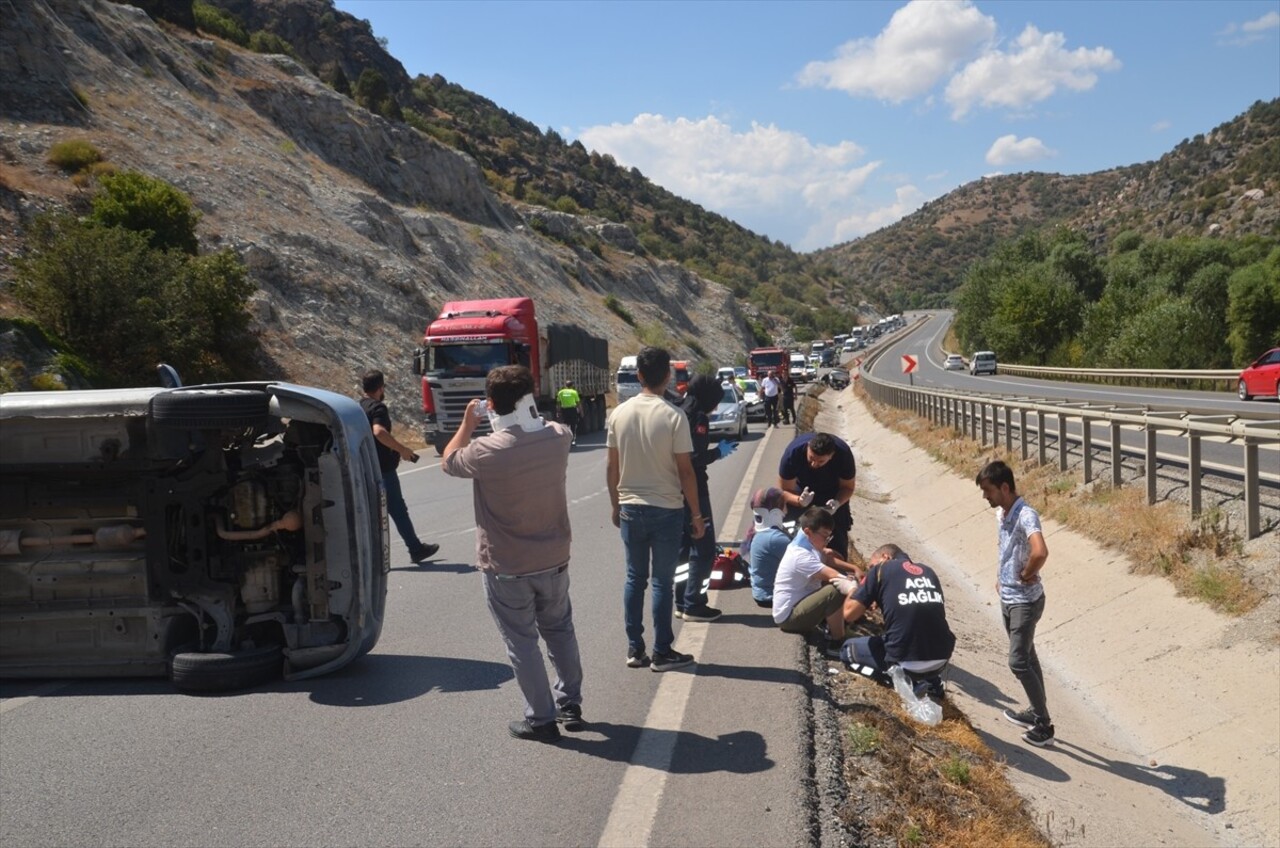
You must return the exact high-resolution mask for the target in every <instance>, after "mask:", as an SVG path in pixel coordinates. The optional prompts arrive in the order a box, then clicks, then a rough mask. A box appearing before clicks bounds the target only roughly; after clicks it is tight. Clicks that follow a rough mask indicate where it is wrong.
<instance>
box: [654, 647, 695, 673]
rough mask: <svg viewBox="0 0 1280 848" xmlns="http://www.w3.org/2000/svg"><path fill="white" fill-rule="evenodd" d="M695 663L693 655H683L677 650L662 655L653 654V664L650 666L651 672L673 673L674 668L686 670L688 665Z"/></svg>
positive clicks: (655, 652) (656, 652) (657, 652)
mask: <svg viewBox="0 0 1280 848" xmlns="http://www.w3.org/2000/svg"><path fill="white" fill-rule="evenodd" d="M692 663H693V654H682V653H680V652H679V651H677V650H676V649H675V648H672V649H671V650H669V651H667V652H666V653H662V652H660V651H654V652H653V664H652V665H650V666H649V670H650V671H671V670H672V669H673V668H684V667H685V666H686V665H690V664H692Z"/></svg>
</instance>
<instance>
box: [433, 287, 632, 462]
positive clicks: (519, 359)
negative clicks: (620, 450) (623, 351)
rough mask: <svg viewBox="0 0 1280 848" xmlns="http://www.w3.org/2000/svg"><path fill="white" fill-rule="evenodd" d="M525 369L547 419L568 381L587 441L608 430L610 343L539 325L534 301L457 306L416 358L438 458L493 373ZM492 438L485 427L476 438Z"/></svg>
mask: <svg viewBox="0 0 1280 848" xmlns="http://www.w3.org/2000/svg"><path fill="white" fill-rule="evenodd" d="M502 365H525V366H527V367H528V368H529V370H530V371H532V372H533V384H534V399H535V400H536V401H537V404H538V410H539V411H540V412H542V413H543V414H544V415H546V416H548V417H552V416H553V415H554V413H555V394H556V392H557V391H558V390H559V389H560V388H561V387H562V386H564V383H565V380H573V386H574V388H575V389H577V390H578V394H579V396H580V397H581V399H582V419H581V422H580V423H579V426H578V432H579V434H581V435H585V434H587V433H593V432H595V431H597V430H601V429H603V428H604V421H605V394H606V393H607V392H608V391H609V378H610V376H611V375H610V371H609V343H608V341H606V340H605V339H602V338H598V337H596V336H593V335H591V334H590V333H588V332H587V331H586V330H584V329H582V328H581V327H577V326H574V325H571V324H544V325H541V326H539V324H538V320H537V317H536V315H535V313H534V305H533V300H532V299H531V298H527V297H512V298H501V299H496V300H455V301H450V302H448V303H446V304H444V306H442V307H441V308H440V315H439V317H437V318H436V319H435V320H434V321H432V322H431V323H430V324H428V325H427V329H426V332H425V333H424V334H423V337H422V346H421V347H419V348H418V349H417V350H415V351H414V353H413V373H414V374H416V375H418V376H419V377H421V378H422V416H423V435H424V437H425V438H426V440H427V441H428V442H429V443H431V444H432V445H433V446H434V447H435V449H436V453H438V454H440V453H444V447H445V445H447V444H448V443H449V440H450V439H452V438H453V435H454V433H456V432H457V430H458V426H459V425H460V423H461V421H462V416H463V415H464V414H465V413H466V409H467V404H468V403H470V402H471V400H473V399H474V398H482V397H484V385H485V378H486V377H487V376H488V374H489V369H491V368H497V367H499V366H502ZM488 432H489V422H488V421H484V422H481V424H480V426H479V427H478V428H477V433H479V434H484V433H488Z"/></svg>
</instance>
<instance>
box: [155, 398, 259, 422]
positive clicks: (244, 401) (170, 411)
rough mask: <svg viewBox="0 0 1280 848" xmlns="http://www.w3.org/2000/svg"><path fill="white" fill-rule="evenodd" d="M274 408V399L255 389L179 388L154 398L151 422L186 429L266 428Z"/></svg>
mask: <svg viewBox="0 0 1280 848" xmlns="http://www.w3.org/2000/svg"><path fill="white" fill-rule="evenodd" d="M270 408H271V396H270V395H269V394H267V393H266V392H260V391H256V390H253V389H177V390H174V391H172V392H161V393H160V394H158V395H156V396H155V397H153V398H152V399H151V419H152V420H153V421H155V422H156V424H158V425H160V426H163V427H172V428H181V429H186V430H222V429H241V428H245V427H264V426H266V424H267V423H268V421H269V420H270Z"/></svg>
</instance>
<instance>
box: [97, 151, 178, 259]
mask: <svg viewBox="0 0 1280 848" xmlns="http://www.w3.org/2000/svg"><path fill="white" fill-rule="evenodd" d="M98 185H99V191H98V192H97V193H96V194H95V195H94V197H93V201H92V203H93V212H92V217H93V219H94V220H95V221H97V222H98V223H100V224H103V225H105V226H108V227H124V228H125V229H127V230H133V231H134V232H136V233H142V234H144V235H145V236H146V238H147V242H148V244H149V245H150V246H151V247H153V248H155V249H157V250H167V249H170V248H173V249H177V250H181V251H182V252H183V253H186V254H188V255H191V256H194V255H195V254H196V252H197V251H198V250H199V243H198V242H197V241H196V224H198V223H199V222H200V213H199V212H198V211H196V209H195V208H194V207H193V206H192V205H191V199H190V198H189V197H187V196H186V195H185V194H183V193H182V192H181V191H179V190H178V189H176V188H174V187H173V186H171V185H169V184H168V183H166V182H165V181H164V180H159V179H156V178H155V177H149V176H147V175H146V174H140V173H138V172H137V171H124V172H122V173H117V174H103V175H102V177H101V178H99V180H98Z"/></svg>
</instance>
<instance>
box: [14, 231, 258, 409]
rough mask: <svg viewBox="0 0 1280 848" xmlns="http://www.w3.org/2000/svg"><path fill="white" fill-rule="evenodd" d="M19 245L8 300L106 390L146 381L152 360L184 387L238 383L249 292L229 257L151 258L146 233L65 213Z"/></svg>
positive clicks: (175, 254) (249, 343) (168, 253)
mask: <svg viewBox="0 0 1280 848" xmlns="http://www.w3.org/2000/svg"><path fill="white" fill-rule="evenodd" d="M28 247H29V252H28V253H27V254H26V255H25V256H23V257H21V258H20V259H19V260H18V261H17V262H16V263H15V265H16V270H17V274H16V278H15V280H14V285H13V292H14V296H15V297H16V298H17V299H18V301H19V302H20V303H22V304H23V305H24V306H26V307H27V308H28V309H29V310H31V312H32V314H33V315H34V316H35V318H36V320H37V321H39V322H40V324H41V325H42V326H43V327H44V328H46V329H47V330H48V331H50V332H52V333H53V334H55V335H57V336H60V337H61V338H64V339H70V340H72V341H73V343H74V345H75V348H76V353H77V354H78V355H79V356H80V357H81V358H82V359H83V360H84V361H86V362H88V363H89V364H91V365H92V366H93V368H94V370H95V371H96V372H97V373H98V374H99V375H100V376H101V378H102V380H103V382H105V383H106V384H108V385H116V386H127V385H142V384H147V383H150V382H152V380H153V372H154V369H155V365H156V363H157V362H161V361H166V362H171V363H173V364H174V365H175V366H176V367H177V368H178V370H179V373H181V374H183V376H184V377H186V378H188V379H189V380H192V381H205V380H218V379H228V378H231V377H233V376H238V375H241V374H243V373H244V371H243V369H246V368H247V367H248V366H249V364H250V363H251V361H252V358H253V355H254V352H255V349H256V348H255V342H254V341H253V339H252V338H251V337H249V335H248V333H247V327H248V320H249V317H248V313H247V312H246V310H245V308H244V307H245V302H246V300H247V299H248V297H249V295H250V294H251V293H252V291H253V285H252V283H251V282H249V281H248V279H247V277H246V275H245V271H244V267H243V265H242V264H241V263H240V261H239V260H238V259H237V258H236V257H235V256H234V255H233V254H231V253H230V252H229V251H226V252H223V253H219V254H213V255H210V256H201V257H190V256H187V255H186V254H184V253H183V252H182V251H180V250H157V249H155V248H154V247H152V246H151V245H150V243H149V241H148V236H147V234H146V233H143V232H137V231H134V230H131V229H127V228H125V227H116V226H105V225H103V224H102V223H101V222H99V221H96V220H93V219H91V218H90V219H80V218H76V217H74V216H71V215H57V216H46V217H42V218H40V219H37V221H36V223H35V225H34V226H33V227H32V230H31V234H30V238H29V240H28Z"/></svg>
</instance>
